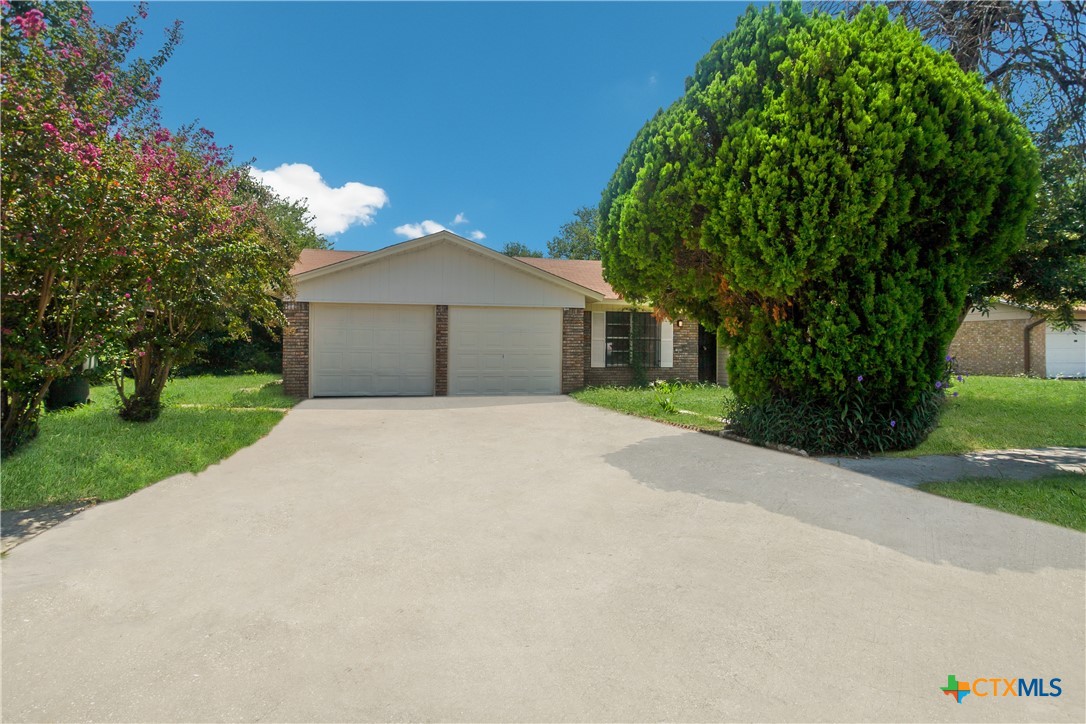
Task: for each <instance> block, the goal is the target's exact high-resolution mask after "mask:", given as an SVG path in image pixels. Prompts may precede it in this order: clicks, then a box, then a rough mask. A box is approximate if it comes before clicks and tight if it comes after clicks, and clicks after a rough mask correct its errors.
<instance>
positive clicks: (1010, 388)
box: [573, 377, 1086, 457]
mask: <svg viewBox="0 0 1086 724" xmlns="http://www.w3.org/2000/svg"><path fill="white" fill-rule="evenodd" d="M954 389H955V391H957V392H958V397H952V398H948V399H947V403H946V407H945V408H944V410H943V415H942V417H941V418H940V420H939V427H938V429H936V430H935V432H933V433H932V434H931V436H930V437H928V439H927V440H926V441H925V442H924V443H922V444H921V445H920V446H919V447H917V448H914V449H912V450H906V451H903V452H895V453H888V454H890V455H894V456H902V457H916V456H918V455H939V454H953V453H963V452H971V451H973V450H1006V449H1012V448H1038V447H1054V446H1059V447H1086V381H1082V380H1039V379H1029V378H1025V377H967V378H966V379H965V381H964V382H960V383H957V385H956V387H955V388H954ZM730 394H731V392H730V391H729V390H728V389H727V388H724V387H717V386H716V385H684V386H682V387H681V388H680V389H679V390H677V391H676V392H675V394H674V395H672V400H673V402H674V403H675V405H676V406H677V407H678V408H679V409H681V410H686V411H688V412H690V413H694V414H684V413H671V412H666V411H665V410H664V409H663V408H662V406H661V405H660V404H659V402H658V401H657V394H656V392H655V391H654V390H653V389H651V388H637V387H590V388H588V389H586V390H582V391H580V392H575V393H573V397H574V398H576V399H578V400H580V401H581V402H587V403H588V404H591V405H598V406H600V407H608V408H610V409H612V410H618V411H619V412H625V413H628V414H631V415H638V416H640V417H648V418H651V419H654V420H664V421H667V422H678V423H683V424H686V425H693V426H695V427H699V428H702V429H706V430H719V429H720V428H721V427H722V423H721V421H720V415H721V413H722V409H723V406H724V400H725V399H726V398H727V396H728V395H730Z"/></svg>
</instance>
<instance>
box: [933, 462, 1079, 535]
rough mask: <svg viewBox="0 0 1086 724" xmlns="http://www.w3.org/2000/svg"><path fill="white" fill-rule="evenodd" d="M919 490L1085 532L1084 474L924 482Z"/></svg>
mask: <svg viewBox="0 0 1086 724" xmlns="http://www.w3.org/2000/svg"><path fill="white" fill-rule="evenodd" d="M920 489H921V490H924V491H927V492H929V493H935V494H936V495H942V496H943V497H946V498H953V499H954V500H961V501H963V502H966V503H974V504H976V505H983V506H984V507H985V508H993V509H995V510H1002V511H1003V512H1005V513H1013V514H1014V515H1020V516H1022V517H1025V518H1033V519H1035V520H1043V521H1045V522H1046V523H1055V524H1056V525H1062V526H1064V527H1065V528H1074V529H1075V530H1081V531H1083V532H1086V475H1079V474H1077V473H1062V474H1058V475H1053V476H1051V477H1045V478H1037V479H1035V480H1007V479H1005V478H974V479H970V480H959V481H956V482H953V483H924V484H923V485H921V486H920Z"/></svg>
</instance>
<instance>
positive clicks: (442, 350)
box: [434, 304, 449, 397]
mask: <svg viewBox="0 0 1086 724" xmlns="http://www.w3.org/2000/svg"><path fill="white" fill-rule="evenodd" d="M434 318H435V320H436V322H435V324H434V395H436V396H437V397H445V396H446V395H448V394H449V305H447V304H438V305H435V314H434Z"/></svg>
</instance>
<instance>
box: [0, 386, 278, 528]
mask: <svg viewBox="0 0 1086 724" xmlns="http://www.w3.org/2000/svg"><path fill="white" fill-rule="evenodd" d="M163 399H164V400H165V401H166V402H167V404H168V407H167V408H166V409H165V410H164V411H163V412H162V416H161V417H159V419H158V420H156V421H154V422H150V423H132V422H124V421H122V420H121V419H120V418H119V417H118V416H117V413H116V411H115V410H114V402H115V400H116V392H115V391H114V390H113V388H112V386H111V385H107V386H101V387H95V388H93V389H92V390H91V403H90V404H89V405H85V406H82V407H78V408H74V409H70V410H64V411H60V412H51V413H47V414H45V415H44V416H43V417H42V421H41V433H40V434H39V435H38V437H37V438H36V439H34V440H33V441H32V442H30V443H29V444H27V445H26V447H24V448H23V449H21V450H19V451H18V452H17V453H15V454H14V455H11V456H9V457H5V458H4V460H3V466H2V470H0V476H2V481H0V502H2V505H3V508H4V509H5V510H8V509H12V508H36V507H39V506H43V505H51V504H55V503H65V502H69V501H75V500H81V499H85V498H93V499H98V500H113V499H116V498H123V497H124V496H126V495H129V494H130V493H133V492H135V491H136V490H139V489H140V488H144V487H146V486H148V485H150V484H152V483H156V482H158V481H159V480H162V479H164V478H167V477H169V476H171V475H176V474H178V473H183V472H198V471H200V470H203V469H204V468H206V467H207V466H209V465H211V464H213V463H216V462H218V461H220V460H222V459H223V458H225V457H228V456H230V455H232V454H233V453H234V452H236V451H237V450H239V449H241V448H243V447H246V446H248V445H251V444H253V443H254V442H256V441H257V440H259V439H260V438H262V437H263V436H264V435H267V434H268V432H269V431H270V430H271V429H272V428H273V427H274V426H275V424H276V423H278V422H279V420H281V419H282V418H283V415H284V414H285V411H286V409H287V408H289V407H290V406H291V405H293V404H294V403H295V400H293V399H292V398H289V397H286V396H285V395H283V393H282V385H281V383H280V381H279V377H278V376H277V375H269V374H249V375H231V376H224V377H212V376H206V377H186V378H180V379H176V380H172V381H171V382H170V383H169V385H168V386H167V388H166V391H165V392H164V393H163ZM254 408H255V409H254ZM271 408H276V409H271Z"/></svg>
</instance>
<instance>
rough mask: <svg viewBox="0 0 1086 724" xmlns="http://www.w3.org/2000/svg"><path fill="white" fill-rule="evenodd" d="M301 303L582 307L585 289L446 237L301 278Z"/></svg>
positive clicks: (299, 297) (299, 292) (298, 296)
mask: <svg viewBox="0 0 1086 724" xmlns="http://www.w3.org/2000/svg"><path fill="white" fill-rule="evenodd" d="M295 298H296V299H297V300H298V301H300V302H343V303H365V304H426V305H433V304H448V305H451V306H503V307H505V306H508V307H552V308H555V307H557V308H561V307H571V308H578V309H579V308H583V307H584V303H585V298H584V295H583V294H580V293H578V292H576V291H573V290H570V289H567V288H565V287H562V286H560V285H558V284H551V283H549V282H548V281H546V280H544V279H540V278H538V277H536V276H535V275H534V274H533V273H531V272H528V271H520V270H518V269H515V268H511V267H510V266H508V265H506V264H503V263H502V262H500V261H498V260H495V259H489V258H487V257H485V256H484V255H482V254H478V253H475V252H472V251H470V250H468V249H465V248H463V247H461V246H458V245H455V244H453V243H448V242H436V243H434V244H432V245H429V246H424V247H420V248H419V249H416V250H414V251H410V252H405V253H401V254H391V255H388V256H385V257H384V258H382V259H378V260H376V261H373V262H370V263H368V264H367V263H363V264H361V265H359V266H354V267H351V268H349V269H343V270H340V271H336V272H332V273H330V274H326V275H324V276H320V277H317V278H315V279H310V280H308V281H300V282H297V293H296V295H295Z"/></svg>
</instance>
